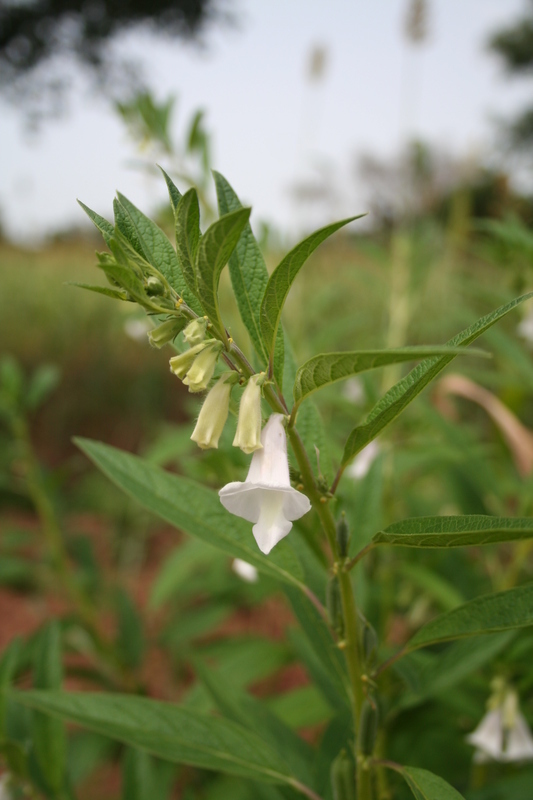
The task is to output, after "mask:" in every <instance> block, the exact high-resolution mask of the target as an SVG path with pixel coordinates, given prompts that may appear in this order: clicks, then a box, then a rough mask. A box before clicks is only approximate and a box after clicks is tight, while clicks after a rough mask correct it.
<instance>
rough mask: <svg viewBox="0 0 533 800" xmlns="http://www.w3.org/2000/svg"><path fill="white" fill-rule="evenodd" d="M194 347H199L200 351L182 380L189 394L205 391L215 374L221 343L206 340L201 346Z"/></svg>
mask: <svg viewBox="0 0 533 800" xmlns="http://www.w3.org/2000/svg"><path fill="white" fill-rule="evenodd" d="M196 347H201V348H202V349H201V351H200V353H199V354H198V356H197V357H196V358H195V359H194V362H193V364H192V366H191V368H190V369H189V370H188V372H187V375H186V376H185V378H184V379H183V383H184V384H185V386H188V387H189V392H203V391H204V389H207V386H208V384H209V381H210V380H211V378H212V377H213V373H214V372H215V367H216V365H217V360H218V357H219V355H220V351H221V350H222V342H218V341H217V340H216V339H208V340H207V341H206V342H203V343H202V344H197V345H196ZM196 347H191V350H190V351H189V352H192V351H193V350H196Z"/></svg>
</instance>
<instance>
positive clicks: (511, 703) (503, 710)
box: [466, 679, 533, 764]
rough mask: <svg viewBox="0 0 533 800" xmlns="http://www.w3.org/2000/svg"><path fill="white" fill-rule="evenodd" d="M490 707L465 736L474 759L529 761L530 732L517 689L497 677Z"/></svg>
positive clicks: (532, 750)
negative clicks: (521, 711) (473, 750)
mask: <svg viewBox="0 0 533 800" xmlns="http://www.w3.org/2000/svg"><path fill="white" fill-rule="evenodd" d="M494 684H495V687H496V688H495V691H494V694H493V695H492V696H491V698H490V699H489V703H488V706H489V711H487V713H486V714H485V716H484V717H483V719H482V720H481V722H480V723H479V725H478V726H477V728H476V729H475V731H472V733H470V734H469V735H468V736H467V737H466V740H467V742H469V743H470V744H472V745H474V747H475V748H476V752H475V753H474V761H475V762H476V763H478V764H479V763H483V762H485V761H491V760H493V761H502V762H511V761H531V760H532V759H533V735H532V734H531V730H530V729H529V726H528V724H527V722H526V720H525V719H524V717H523V715H522V714H521V713H520V711H519V708H518V697H517V694H516V692H514V691H513V690H512V689H509V688H508V687H505V686H504V685H503V684H502V682H501V681H500V680H499V679H497V680H496V681H494Z"/></svg>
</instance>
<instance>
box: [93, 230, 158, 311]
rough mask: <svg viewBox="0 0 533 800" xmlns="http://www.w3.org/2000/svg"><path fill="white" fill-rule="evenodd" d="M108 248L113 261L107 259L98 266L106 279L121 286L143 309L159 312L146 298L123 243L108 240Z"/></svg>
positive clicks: (116, 240) (117, 240) (115, 239)
mask: <svg viewBox="0 0 533 800" xmlns="http://www.w3.org/2000/svg"><path fill="white" fill-rule="evenodd" d="M109 247H110V248H111V252H112V253H113V255H114V257H115V260H113V259H108V260H106V262H105V263H102V264H101V265H100V266H101V268H102V269H103V270H104V272H105V274H106V275H107V277H108V278H110V279H111V280H112V281H114V282H115V283H118V284H119V286H122V288H123V289H125V290H126V291H127V292H128V294H129V295H131V297H132V298H133V299H134V300H136V301H137V302H138V303H139V304H140V305H142V306H143V307H144V308H150V309H153V310H154V311H159V307H158V306H156V305H155V304H154V303H153V302H152V300H151V298H150V297H148V295H147V294H146V292H145V291H144V285H143V282H142V280H141V279H140V277H139V276H138V274H137V271H136V270H135V269H134V268H133V265H132V262H131V261H130V258H129V254H128V252H127V250H126V249H125V247H124V245H123V243H122V242H121V241H120V240H119V239H118V238H117V237H115V238H113V239H110V240H109Z"/></svg>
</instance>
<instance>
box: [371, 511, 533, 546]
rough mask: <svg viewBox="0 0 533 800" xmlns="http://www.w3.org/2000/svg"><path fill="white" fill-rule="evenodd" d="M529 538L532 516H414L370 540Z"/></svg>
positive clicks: (433, 542) (431, 542)
mask: <svg viewBox="0 0 533 800" xmlns="http://www.w3.org/2000/svg"><path fill="white" fill-rule="evenodd" d="M521 539H533V517H524V518H514V517H488V516H484V515H482V514H472V515H469V516H465V517H415V518H412V519H405V520H403V521H402V522H395V523H394V524H393V525H389V526H388V528H385V529H384V530H383V531H379V533H376V534H375V536H374V537H373V539H372V541H373V542H374V544H393V545H397V546H399V547H471V546H476V547H479V546H480V545H484V544H499V543H501V542H516V541H520V540H521Z"/></svg>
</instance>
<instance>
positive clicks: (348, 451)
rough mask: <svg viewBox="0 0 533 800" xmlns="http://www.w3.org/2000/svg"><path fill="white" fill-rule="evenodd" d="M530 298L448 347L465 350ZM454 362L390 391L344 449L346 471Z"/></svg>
mask: <svg viewBox="0 0 533 800" xmlns="http://www.w3.org/2000/svg"><path fill="white" fill-rule="evenodd" d="M531 297H533V292H530V293H529V294H524V295H522V296H521V297H517V298H516V299H515V300H512V301H511V302H510V303H507V304H506V305H504V306H500V308H497V309H496V310H495V311H492V312H491V313H490V314H487V315H486V316H484V317H481V319H479V320H478V321H477V322H475V323H474V324H473V325H470V326H469V327H468V328H466V329H465V330H464V331H461V333H458V334H457V336H454V337H453V339H450V340H449V341H448V342H447V343H446V344H447V346H449V347H459V346H462V347H466V346H467V345H469V344H470V343H471V342H473V341H475V340H476V339H477V338H478V337H479V336H481V334H482V333H484V332H485V331H486V330H488V329H489V328H490V327H491V326H492V325H494V324H495V323H496V322H498V320H500V319H502V317H504V316H505V315H506V314H508V313H509V311H512V310H513V309H514V308H516V307H517V306H519V305H520V303H523V302H524V301H525V300H529V298H531ZM454 358H456V356H455V355H449V356H441V357H440V358H439V357H435V358H430V359H427V360H426V361H423V362H422V363H421V364H419V365H418V366H417V367H415V368H414V369H413V370H411V372H410V373H409V374H408V375H406V376H405V378H403V379H402V380H401V381H399V382H398V383H397V384H395V385H394V386H393V387H392V389H389V391H388V392H387V393H386V394H385V395H384V396H383V397H382V398H381V400H380V401H379V402H378V403H377V404H376V405H375V406H374V408H373V409H372V411H371V412H370V414H369V415H368V417H367V419H366V422H365V423H364V424H363V425H358V426H357V427H356V428H354V429H353V431H352V432H351V434H350V436H349V437H348V441H347V442H346V445H345V447H344V455H343V458H342V466H343V467H346V465H347V464H348V463H349V462H350V461H351V460H352V458H353V457H354V456H356V455H357V453H359V452H360V451H361V450H362V449H363V447H366V445H367V444H368V443H369V442H371V441H372V439H375V438H376V436H377V435H378V434H379V433H381V431H382V430H383V429H384V428H385V427H386V426H387V425H389V424H390V423H391V422H392V421H393V420H395V419H396V417H398V416H399V415H400V414H401V412H402V411H403V410H404V409H405V408H406V407H407V406H408V405H409V403H411V402H412V401H413V400H414V399H415V397H417V396H418V395H419V394H420V392H421V391H422V389H424V388H425V387H426V386H427V385H428V383H431V381H432V380H434V379H435V378H436V377H437V375H438V374H439V373H440V372H442V370H443V369H444V367H446V366H447V365H448V364H449V363H450V362H451V361H453V359H454Z"/></svg>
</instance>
